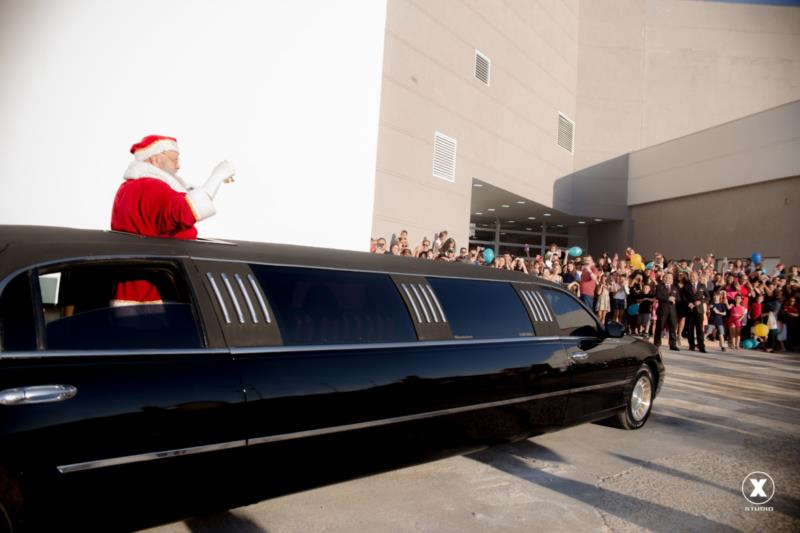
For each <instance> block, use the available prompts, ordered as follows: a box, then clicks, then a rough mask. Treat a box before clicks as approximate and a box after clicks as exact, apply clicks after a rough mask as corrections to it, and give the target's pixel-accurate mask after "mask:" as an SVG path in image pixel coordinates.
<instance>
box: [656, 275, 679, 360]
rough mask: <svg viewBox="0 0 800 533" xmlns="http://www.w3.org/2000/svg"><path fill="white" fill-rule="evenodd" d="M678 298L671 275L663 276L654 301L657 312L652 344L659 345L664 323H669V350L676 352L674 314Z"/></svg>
mask: <svg viewBox="0 0 800 533" xmlns="http://www.w3.org/2000/svg"><path fill="white" fill-rule="evenodd" d="M678 298H680V291H679V289H678V286H677V285H675V284H674V283H673V282H672V274H670V273H667V274H664V279H663V280H662V281H661V283H659V284H658V286H657V287H656V300H658V311H656V331H655V335H654V338H653V344H655V345H656V346H660V345H661V333H662V332H663V331H664V323H665V322H669V324H668V325H669V349H670V350H675V351H678V337H677V336H676V331H675V330H677V329H678V317H677V315H676V314H675V302H677V301H678Z"/></svg>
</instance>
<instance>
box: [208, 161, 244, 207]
mask: <svg viewBox="0 0 800 533" xmlns="http://www.w3.org/2000/svg"><path fill="white" fill-rule="evenodd" d="M234 174H236V171H235V170H234V169H233V165H231V164H230V163H228V162H227V161H223V162H222V163H220V164H218V165H217V166H216V167H214V170H213V171H212V172H211V175H210V176H209V177H208V179H207V180H206V182H205V183H204V184H203V187H202V188H203V190H204V191H205V192H206V193H207V194H208V195H209V196H210V197H211V198H212V199H213V198H214V197H215V196H216V195H217V190H219V187H220V185H222V184H223V183H231V182H232V181H233V176H234Z"/></svg>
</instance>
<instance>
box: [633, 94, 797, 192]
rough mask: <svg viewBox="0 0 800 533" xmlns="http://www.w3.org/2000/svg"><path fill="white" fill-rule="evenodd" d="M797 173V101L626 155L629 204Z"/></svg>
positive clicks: (747, 183)
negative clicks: (627, 159)
mask: <svg viewBox="0 0 800 533" xmlns="http://www.w3.org/2000/svg"><path fill="white" fill-rule="evenodd" d="M798 174H800V101H797V102H793V103H791V104H786V105H782V106H779V107H776V108H773V109H770V110H768V111H764V112H761V113H757V114H754V115H751V116H749V117H745V118H743V119H739V120H736V121H733V122H730V123H728V124H724V125H722V126H718V127H715V128H710V129H707V130H704V131H700V132H697V133H694V134H692V135H687V136H685V137H681V138H680V139H675V140H673V141H670V142H666V143H662V144H659V145H657V146H651V147H650V148H646V149H644V150H640V151H638V152H634V153H632V154H630V156H629V172H628V179H629V182H628V203H629V204H630V205H635V204H642V203H647V202H654V201H657V200H664V199H668V198H675V197H680V196H688V195H693V194H698V193H702V192H708V191H714V190H720V189H726V188H729V187H737V186H740V185H749V184H753V183H757V182H763V181H769V180H774V179H777V178H785V177H788V176H796V175H798Z"/></svg>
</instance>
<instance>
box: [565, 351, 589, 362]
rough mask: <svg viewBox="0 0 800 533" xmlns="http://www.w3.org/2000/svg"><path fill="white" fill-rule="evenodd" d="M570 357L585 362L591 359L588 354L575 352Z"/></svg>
mask: <svg viewBox="0 0 800 533" xmlns="http://www.w3.org/2000/svg"><path fill="white" fill-rule="evenodd" d="M570 357H571V358H573V359H575V360H576V361H583V360H584V359H587V358H588V357H589V354H588V353H586V352H575V353H573V354H570Z"/></svg>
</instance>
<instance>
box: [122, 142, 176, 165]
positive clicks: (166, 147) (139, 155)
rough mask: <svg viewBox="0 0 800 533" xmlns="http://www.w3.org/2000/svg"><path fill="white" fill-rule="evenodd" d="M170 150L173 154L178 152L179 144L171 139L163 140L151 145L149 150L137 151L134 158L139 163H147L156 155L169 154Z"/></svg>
mask: <svg viewBox="0 0 800 533" xmlns="http://www.w3.org/2000/svg"><path fill="white" fill-rule="evenodd" d="M170 150H171V151H173V152H178V143H176V142H175V141H172V140H170V139H161V140H160V141H156V142H154V143H150V146H148V147H147V148H142V149H141V150H136V151H135V152H134V153H133V157H135V158H136V160H137V161H147V160H148V159H150V158H151V157H153V156H154V155H157V154H160V153H162V152H169V151H170Z"/></svg>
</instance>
